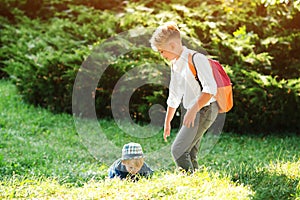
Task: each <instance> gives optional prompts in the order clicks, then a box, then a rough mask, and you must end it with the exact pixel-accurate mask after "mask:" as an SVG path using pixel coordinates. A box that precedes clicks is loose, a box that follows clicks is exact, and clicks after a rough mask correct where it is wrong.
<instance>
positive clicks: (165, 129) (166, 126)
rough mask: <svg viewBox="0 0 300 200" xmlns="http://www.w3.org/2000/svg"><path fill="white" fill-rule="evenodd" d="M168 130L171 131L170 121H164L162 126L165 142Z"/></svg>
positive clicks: (168, 134)
mask: <svg viewBox="0 0 300 200" xmlns="http://www.w3.org/2000/svg"><path fill="white" fill-rule="evenodd" d="M170 132H171V124H170V123H166V124H165V126H164V140H165V142H167V141H168V140H167V137H169V136H170Z"/></svg>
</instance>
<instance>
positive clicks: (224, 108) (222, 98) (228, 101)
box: [188, 53, 233, 113]
mask: <svg viewBox="0 0 300 200" xmlns="http://www.w3.org/2000/svg"><path fill="white" fill-rule="evenodd" d="M195 54H196V53H194V54H193V55H191V54H189V58H188V59H189V60H188V62H189V68H190V70H191V71H192V73H193V75H194V76H195V79H196V80H197V81H198V83H199V85H200V88H201V91H202V89H203V87H202V84H201V82H200V80H199V78H198V75H197V69H196V67H195V63H194V60H193V58H194V55H195ZM208 61H209V64H210V66H211V68H212V71H213V75H214V78H215V81H216V83H217V88H218V89H217V94H216V96H215V98H216V100H217V103H218V105H219V113H224V112H228V111H229V110H230V109H231V108H232V107H233V94H232V86H231V81H230V78H229V76H228V75H227V74H226V72H225V70H224V69H223V67H222V65H221V64H220V63H219V62H218V61H216V60H212V59H208Z"/></svg>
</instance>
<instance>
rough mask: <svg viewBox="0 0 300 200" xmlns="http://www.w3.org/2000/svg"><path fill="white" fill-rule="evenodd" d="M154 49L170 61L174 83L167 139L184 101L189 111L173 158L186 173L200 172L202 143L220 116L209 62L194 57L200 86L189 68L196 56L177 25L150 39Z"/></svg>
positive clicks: (161, 29)
mask: <svg viewBox="0 0 300 200" xmlns="http://www.w3.org/2000/svg"><path fill="white" fill-rule="evenodd" d="M150 43H151V46H152V48H153V49H154V50H155V51H159V53H160V54H161V55H162V56H163V57H164V58H166V59H167V60H169V61H171V64H172V66H171V81H170V85H169V96H168V100H167V105H168V108H167V113H166V117H165V124H164V139H165V141H166V140H167V137H168V136H170V131H171V120H172V119H173V117H174V114H175V112H176V109H177V108H178V106H179V105H180V103H181V100H182V101H183V107H184V108H185V109H186V114H185V115H184V120H183V126H182V127H181V128H180V130H179V132H178V134H177V136H176V138H175V141H174V142H173V144H172V149H171V152H172V156H173V158H174V160H175V162H176V165H177V166H178V167H180V168H182V169H184V170H185V171H191V172H193V171H194V170H195V169H197V168H198V162H197V153H198V151H199V145H200V140H201V138H202V136H203V134H204V133H205V132H206V131H207V129H208V128H209V127H210V126H211V125H212V123H213V122H214V120H215V119H216V117H217V115H218V109H219V108H218V105H217V103H216V99H215V98H214V95H216V92H217V84H216V82H215V79H214V76H213V72H212V69H211V67H210V64H209V61H208V59H207V58H206V56H204V55H203V54H200V53H197V54H195V56H193V60H194V64H195V67H196V69H197V75H198V78H199V81H200V82H201V84H202V88H203V89H202V91H201V90H200V85H199V83H198V82H197V80H195V78H194V75H193V74H192V72H191V71H190V69H189V66H188V57H189V55H192V54H194V53H195V51H193V50H190V49H188V48H186V47H185V46H183V45H182V41H181V35H180V31H179V29H178V27H177V25H176V23H174V22H168V23H165V24H164V25H162V26H160V27H158V28H157V29H156V31H155V32H154V33H153V35H152V38H151V39H150Z"/></svg>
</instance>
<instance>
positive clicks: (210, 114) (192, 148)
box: [171, 102, 219, 172]
mask: <svg viewBox="0 0 300 200" xmlns="http://www.w3.org/2000/svg"><path fill="white" fill-rule="evenodd" d="M218 110H219V107H218V104H217V102H213V103H211V104H210V105H208V106H205V107H203V108H202V109H201V110H200V111H199V112H198V113H197V115H196V119H195V123H194V127H190V128H187V127H186V126H184V125H183V126H182V127H181V128H180V130H179V132H178V134H177V136H176V138H175V140H174V142H173V144H172V148H171V152H172V156H173V159H174V160H175V162H176V165H177V167H180V168H182V169H184V170H185V171H191V172H193V171H194V170H195V169H198V161H197V154H198V151H199V145H200V141H201V138H202V136H203V135H204V133H205V132H206V131H207V129H208V128H209V127H210V126H211V125H212V123H213V122H214V121H215V119H216V117H217V115H218Z"/></svg>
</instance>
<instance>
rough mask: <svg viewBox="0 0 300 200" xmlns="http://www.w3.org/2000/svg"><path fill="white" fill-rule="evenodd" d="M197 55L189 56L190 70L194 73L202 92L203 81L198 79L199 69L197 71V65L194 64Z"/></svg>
mask: <svg viewBox="0 0 300 200" xmlns="http://www.w3.org/2000/svg"><path fill="white" fill-rule="evenodd" d="M196 53H197V52H196ZM196 53H193V55H191V54H189V57H188V63H189V68H190V70H191V72H192V73H193V75H194V77H195V79H196V81H197V82H198V83H199V86H200V90H201V91H202V90H203V87H202V84H201V81H200V80H199V78H198V75H197V69H196V65H195V62H194V56H195V55H196Z"/></svg>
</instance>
